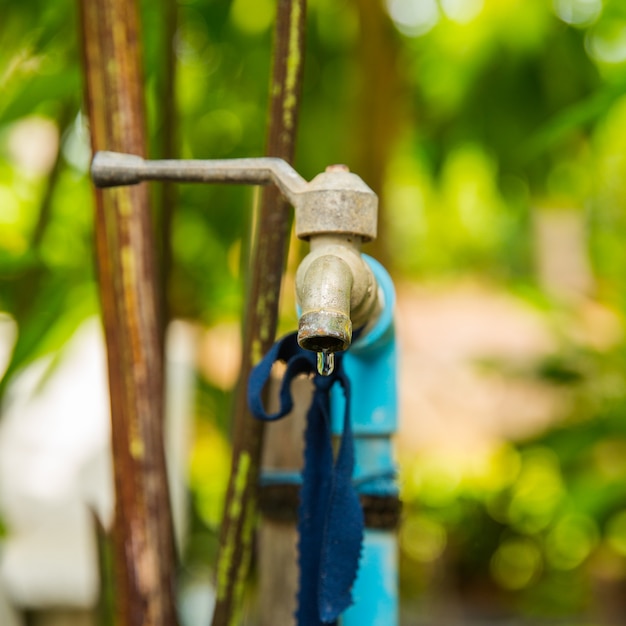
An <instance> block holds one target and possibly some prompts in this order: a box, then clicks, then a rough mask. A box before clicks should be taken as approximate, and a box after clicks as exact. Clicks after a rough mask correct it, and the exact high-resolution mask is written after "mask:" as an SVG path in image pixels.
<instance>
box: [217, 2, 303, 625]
mask: <svg viewBox="0 0 626 626" xmlns="http://www.w3.org/2000/svg"><path fill="white" fill-rule="evenodd" d="M305 18H306V1H305V0H278V7H277V18H276V30H275V37H274V51H273V55H274V66H273V71H272V78H271V84H270V117H269V133H268V140H267V155H268V156H274V157H280V158H282V159H285V160H286V161H287V162H290V163H291V162H292V161H293V156H294V151H295V135H296V128H297V121H298V109H299V104H300V85H301V81H302V67H303V60H304V30H305ZM290 226H291V219H290V211H289V207H288V205H287V204H286V203H285V201H284V200H283V199H282V198H281V196H280V193H279V192H278V190H277V189H276V188H275V187H267V188H265V189H264V191H263V194H262V198H261V203H260V207H259V211H258V216H257V228H256V241H255V244H254V247H253V250H252V257H251V264H250V276H249V289H248V301H247V310H246V316H245V319H246V324H245V331H244V340H243V349H242V366H241V372H240V378H239V382H238V385H237V393H236V395H235V406H234V410H233V424H234V431H233V459H232V467H231V475H230V480H229V484H228V490H227V494H226V502H225V506H224V516H223V519H222V526H221V531H220V550H219V553H218V560H217V602H216V607H215V612H214V615H213V622H212V626H232V625H233V624H236V623H237V618H238V610H239V609H240V607H241V605H242V598H243V589H244V584H245V580H246V577H247V573H248V565H249V562H250V557H251V550H252V538H253V531H254V523H255V519H256V493H257V482H258V475H259V466H260V457H261V450H262V443H263V424H262V423H261V422H259V421H256V420H254V419H253V418H252V417H251V416H250V414H249V412H248V408H247V406H246V393H245V388H246V385H247V380H248V376H249V374H250V370H251V369H252V367H253V365H254V364H255V363H256V362H258V360H259V359H260V358H261V356H262V355H263V354H264V353H265V352H266V351H267V350H268V349H269V348H270V347H271V345H272V343H273V341H274V339H275V335H276V326H277V320H278V296H279V293H280V284H281V278H282V273H283V269H284V267H285V264H286V258H287V248H288V241H289V230H290Z"/></svg>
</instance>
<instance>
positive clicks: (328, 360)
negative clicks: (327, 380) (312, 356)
mask: <svg viewBox="0 0 626 626" xmlns="http://www.w3.org/2000/svg"><path fill="white" fill-rule="evenodd" d="M334 370H335V353H334V352H318V353H317V371H318V372H319V373H320V375H322V376H330V375H331V374H332V373H333V371H334Z"/></svg>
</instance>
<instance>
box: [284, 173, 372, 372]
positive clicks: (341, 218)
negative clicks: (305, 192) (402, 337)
mask: <svg viewBox="0 0 626 626" xmlns="http://www.w3.org/2000/svg"><path fill="white" fill-rule="evenodd" d="M309 190H310V191H311V192H312V194H313V195H312V196H310V197H309V198H308V201H307V202H306V203H300V206H297V205H296V207H295V209H296V220H295V224H296V225H295V228H296V235H297V236H298V237H299V238H301V239H306V240H308V241H309V243H310V246H311V250H310V252H309V254H308V255H307V256H306V257H305V258H304V259H303V260H302V262H301V263H300V266H299V267H298V270H297V272H296V298H297V302H298V306H299V309H300V320H299V324H298V344H299V345H300V347H302V348H304V349H306V350H312V351H314V352H317V354H318V364H317V367H318V371H319V373H320V374H322V375H328V374H331V373H332V371H333V368H334V354H335V353H336V352H341V351H343V350H347V349H348V348H349V347H350V344H351V343H352V331H353V328H354V329H359V328H362V327H364V326H366V324H367V323H368V322H369V321H371V320H372V319H373V318H374V317H375V312H376V308H377V302H378V297H377V295H378V288H377V285H376V280H375V278H374V275H373V273H372V270H371V269H370V267H369V265H368V264H367V263H366V262H365V261H364V259H363V257H362V256H361V244H362V243H363V242H365V241H369V240H371V239H374V238H375V237H376V217H377V198H376V195H375V194H374V192H373V191H372V190H371V189H369V187H367V185H365V183H364V182H363V181H362V180H361V179H360V178H359V177H358V176H356V175H355V174H352V173H350V172H349V170H348V168H347V167H345V166H342V165H332V166H330V167H328V168H327V169H326V171H325V172H324V173H323V174H320V175H319V176H317V177H315V178H314V179H313V180H312V181H311V182H310V183H309Z"/></svg>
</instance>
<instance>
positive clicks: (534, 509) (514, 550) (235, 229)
mask: <svg viewBox="0 0 626 626" xmlns="http://www.w3.org/2000/svg"><path fill="white" fill-rule="evenodd" d="M309 5H310V15H309V31H308V35H307V58H306V71H305V82H304V94H303V106H302V113H301V119H300V130H299V141H298V154H297V161H296V167H297V168H298V169H299V170H300V171H301V172H302V173H303V174H304V175H305V176H306V177H308V178H310V177H312V176H314V175H315V174H316V173H318V172H319V171H322V170H323V168H324V167H325V166H326V165H327V164H329V163H332V162H342V161H345V162H348V163H349V164H351V165H354V164H356V166H354V167H353V169H358V168H359V167H361V168H363V171H373V172H377V173H379V175H380V180H379V181H376V180H374V181H372V183H371V184H372V185H374V186H375V187H376V189H375V190H376V191H377V192H378V193H379V194H380V195H381V200H382V206H383V212H382V215H381V224H382V233H383V236H382V241H381V243H380V244H377V245H378V249H377V252H378V253H380V255H381V256H383V257H385V260H386V263H387V264H388V266H389V267H390V269H391V270H392V273H394V275H395V276H397V277H399V278H400V279H402V280H422V281H434V280H441V279H443V280H450V279H452V278H458V277H463V276H468V275H470V276H480V277H481V280H485V281H487V282H490V283H491V284H496V285H498V288H500V289H505V290H509V291H511V292H515V293H517V294H522V295H523V297H525V298H527V299H529V300H531V301H532V302H533V303H534V304H535V305H537V306H538V307H540V308H541V309H542V311H543V313H544V315H545V316H546V317H547V318H550V319H552V320H553V321H554V323H555V324H556V325H557V326H558V325H559V320H561V319H562V315H563V310H564V309H567V307H568V306H569V305H568V304H564V303H563V302H560V301H558V300H556V299H554V298H553V297H552V296H551V294H550V293H548V292H546V291H545V290H544V289H543V288H542V285H541V283H540V281H539V278H538V273H537V267H536V263H535V259H536V256H535V253H536V246H537V242H536V233H535V231H534V220H536V218H537V215H538V214H540V213H541V210H542V209H543V208H555V207H556V208H558V209H568V210H570V211H574V212H576V213H577V214H579V215H580V217H581V220H582V223H583V225H584V228H585V236H586V239H585V246H586V247H587V249H588V251H589V254H590V257H591V260H592V267H593V275H594V286H595V287H594V288H595V292H594V293H593V294H592V295H593V297H594V298H596V300H597V301H598V302H600V303H602V304H603V305H605V306H609V307H613V311H614V312H615V313H616V315H617V316H618V318H619V320H620V321H621V319H622V318H623V315H624V312H625V311H626V288H625V287H624V280H623V277H624V276H625V275H626V246H625V245H624V241H625V237H626V212H625V211H624V206H625V205H626V160H625V156H624V155H625V146H626V96H625V95H624V92H625V89H624V88H625V86H626V4H625V3H623V2H622V1H621V0H604V2H603V1H602V0H554V1H553V2H550V1H549V0H508V1H507V2H503V1H501V0H465V1H462V0H439V1H436V0H386V2H382V0H381V1H376V2H374V1H371V2H369V1H368V0H310V2H309ZM165 6H166V0H163V1H162V2H157V3H154V2H148V1H145V2H143V3H142V18H143V23H144V46H145V55H144V56H145V76H146V82H145V84H146V102H147V108H148V126H149V131H150V132H149V134H150V138H151V143H150V147H149V150H150V153H151V154H153V155H155V156H158V154H159V150H160V145H161V142H162V136H163V133H165V132H167V131H168V127H169V126H170V125H172V124H174V125H175V127H176V134H177V136H178V138H179V146H180V156H181V157H184V158H228V157H240V156H259V155H261V154H263V149H264V143H265V135H266V120H267V109H266V103H267V99H268V81H269V75H270V66H271V34H272V25H273V19H274V12H275V3H274V2H272V1H271V0H232V1H230V0H228V1H227V0H223V1H222V0H220V1H218V0H179V2H178V15H179V24H178V29H177V32H176V35H175V40H174V42H173V51H174V54H175V55H176V63H177V83H176V105H177V110H178V115H177V118H176V119H175V120H171V119H164V117H163V115H164V114H163V101H164V97H165V95H164V93H163V84H164V72H165V63H164V59H165V55H166V54H167V53H168V50H169V46H168V42H167V41H166V39H165V38H166V32H167V29H166V24H165V23H164V20H163V15H164V9H165ZM0 11H1V13H2V15H3V19H2V23H1V24H0V89H1V91H2V99H1V101H0V312H2V315H3V318H2V319H3V320H12V321H13V322H12V323H13V324H15V325H16V328H17V334H16V337H17V338H16V343H15V346H14V348H13V351H12V356H11V358H10V360H9V362H8V364H7V367H6V371H5V372H4V376H3V378H2V381H1V382H0V394H2V393H4V391H5V390H6V388H7V385H8V384H9V382H10V380H11V379H12V377H13V376H14V375H15V373H16V372H18V371H19V370H20V368H23V367H24V366H25V365H27V364H28V363H29V362H32V361H33V360H34V359H36V358H37V357H39V356H41V355H43V354H49V353H53V352H55V351H58V349H59V348H60V347H61V346H62V345H63V344H64V342H65V341H66V340H67V338H68V337H69V336H70V335H71V334H72V333H73V331H74V330H75V329H76V328H77V326H78V325H79V324H80V322H81V321H82V320H84V319H85V318H86V317H88V316H90V315H93V314H94V313H97V311H98V302H97V295H96V293H97V291H96V287H95V275H94V273H95V272H94V264H93V245H92V236H93V233H92V213H93V209H92V201H91V191H90V186H89V182H88V175H87V170H88V164H89V150H88V140H87V137H88V133H87V130H86V124H87V123H88V121H87V120H85V118H84V116H83V114H82V109H81V94H82V86H81V77H80V73H81V65H80V46H79V42H78V37H77V19H76V6H75V3H73V2H70V1H69V0H56V1H55V2H44V1H43V0H29V2H22V3H16V2H11V1H9V0H2V1H0ZM365 33H367V34H368V36H369V35H371V34H372V33H375V34H377V35H380V36H376V37H375V38H372V39H371V41H370V40H368V41H364V37H365ZM369 45H376V46H379V49H376V54H377V55H379V56H380V58H384V59H391V60H392V62H391V63H388V64H387V65H385V66H384V67H381V68H376V67H373V66H372V67H369V66H368V65H367V63H366V62H365V61H364V59H367V58H369V57H367V54H366V49H367V47H368V46H369ZM383 79H384V81H385V83H384V84H385V88H384V89H381V88H380V87H379V84H381V81H383ZM364 111H365V112H367V117H366V119H360V116H363V115H366V114H365V113H363V112H364ZM381 146H385V149H383V148H382V147H381ZM158 193H159V191H158V189H155V198H156V197H158ZM253 199H254V196H253V193H252V192H250V191H249V190H246V189H241V188H231V187H218V186H213V187H206V186H191V185H188V186H181V187H180V188H179V190H178V203H177V207H176V211H175V215H174V222H173V229H172V232H171V233H170V236H171V241H172V246H173V254H174V264H173V272H172V276H171V279H170V284H169V289H170V296H171V306H172V312H173V315H174V316H176V317H183V318H186V319H188V320H191V321H193V322H195V323H198V324H201V325H205V326H210V325H213V324H215V323H217V322H220V321H223V320H233V319H238V318H239V316H240V312H241V310H242V300H243V282H244V280H245V277H244V276H243V272H242V271H241V267H242V266H244V265H245V259H242V255H243V250H244V249H245V247H246V242H247V238H248V236H249V232H250V229H251V227H250V225H249V224H250V215H251V206H252V204H253ZM565 344H567V345H565V346H564V349H563V352H562V353H560V354H557V355H554V358H553V359H551V360H548V361H546V362H544V363H540V364H537V371H536V372H535V373H534V375H535V376H537V377H540V378H542V379H543V380H547V381H551V383H556V384H559V385H561V386H565V387H566V388H568V389H569V390H571V394H572V397H573V398H574V399H575V401H574V402H572V408H571V410H570V411H569V413H570V415H569V420H567V422H566V425H565V426H559V427H558V428H553V429H551V430H549V431H548V432H547V433H545V434H543V435H540V436H536V437H535V438H534V439H533V440H531V441H527V442H522V443H515V444H514V443H505V442H503V443H502V445H501V446H500V448H499V449H498V450H496V451H495V452H494V453H493V455H492V456H491V457H489V458H488V459H486V461H485V463H484V467H482V469H480V471H475V472H471V471H468V470H467V468H465V469H464V468H460V467H456V466H454V465H449V464H448V465H446V464H444V463H442V464H439V465H438V464H437V463H432V464H431V463H430V462H429V461H426V460H424V459H421V458H418V459H417V461H416V462H415V463H414V464H413V465H411V464H408V465H407V466H406V467H405V468H404V473H403V476H404V480H403V484H404V498H405V501H406V519H405V523H404V525H403V528H402V531H401V533H400V540H401V547H402V554H403V585H402V588H403V592H404V594H405V601H406V603H407V606H409V607H410V606H413V603H417V606H418V607H419V610H421V611H424V610H427V609H426V608H425V604H424V603H423V598H425V597H429V594H430V595H433V594H435V595H436V594H437V593H440V594H445V593H452V592H453V593H454V594H456V595H457V596H458V597H460V598H462V600H463V601H465V602H467V603H468V605H472V606H478V607H481V606H482V605H481V602H482V600H481V598H483V599H484V597H487V598H488V600H489V601H488V603H487V604H488V605H489V609H486V608H485V607H484V606H483V607H482V609H480V610H482V611H483V612H484V613H487V614H497V613H498V611H500V612H501V613H502V614H509V613H511V612H521V613H523V614H527V615H534V616H544V617H545V616H576V615H584V614H585V613H586V612H587V611H588V610H589V607H590V606H592V605H593V600H592V597H593V590H594V589H596V590H597V588H598V587H599V586H603V585H604V587H607V588H611V589H613V588H615V589H617V588H619V585H624V584H626V489H625V485H626V461H625V459H626V427H625V426H624V425H623V424H624V421H623V414H624V410H625V409H626V367H625V366H626V359H625V358H624V356H625V355H624V346H623V345H621V344H619V343H618V344H617V345H613V346H612V347H611V348H610V349H608V348H607V349H598V350H596V351H593V350H587V351H586V352H585V351H582V352H581V351H580V350H577V348H576V346H575V345H572V342H571V341H570V342H569V344H568V342H567V341H566V342H565ZM197 398H198V399H197V406H196V418H197V421H198V433H197V444H196V449H195V451H194V455H193V457H192V460H191V483H190V487H191V489H192V490H193V492H194V494H195V509H194V513H195V515H194V524H193V526H194V529H193V532H192V536H191V540H190V545H191V546H192V548H191V549H190V551H189V552H190V554H191V555H192V556H193V555H194V554H195V555H196V556H197V555H199V554H200V555H206V554H207V553H208V554H210V553H211V552H212V550H213V549H214V547H211V541H214V537H213V539H211V535H210V531H211V529H214V527H215V525H216V524H217V520H218V519H219V511H218V510H217V508H216V506H218V504H217V503H218V502H219V500H220V497H221V493H222V489H223V487H221V486H220V485H225V476H224V474H225V472H226V471H227V467H228V462H227V458H228V447H227V444H226V442H225V438H224V432H225V431H226V430H227V424H226V420H225V419H224V416H225V415H227V414H228V406H229V403H230V395H229V392H228V391H224V390H223V389H221V388H219V386H217V385H215V384H213V383H212V382H211V381H209V380H205V379H202V378H201V380H200V383H199V388H198V391H197ZM207 449H210V450H211V451H212V452H211V454H208V453H207V454H203V453H202V452H203V450H205V451H206V450H207ZM207 463H208V465H207ZM207 476H209V477H210V479H209V478H206V479H203V477H207ZM207 533H209V534H208V535H207ZM207 537H209V539H207ZM207 542H208V547H206V546H207ZM193 546H195V547H196V548H197V549H195V550H194V549H193ZM437 568H443V569H444V570H445V571H446V572H448V576H449V577H450V578H451V580H452V581H453V582H450V581H448V582H447V583H446V584H445V585H440V587H441V589H440V591H439V592H438V591H437V589H438V587H437V585H438V584H440V583H438V582H437V580H438V579H437V575H436V572H437V571H439V570H438V569H437ZM446 585H447V586H446ZM611 585H613V587H612V586H611ZM477 610H478V609H477ZM624 610H626V609H624Z"/></svg>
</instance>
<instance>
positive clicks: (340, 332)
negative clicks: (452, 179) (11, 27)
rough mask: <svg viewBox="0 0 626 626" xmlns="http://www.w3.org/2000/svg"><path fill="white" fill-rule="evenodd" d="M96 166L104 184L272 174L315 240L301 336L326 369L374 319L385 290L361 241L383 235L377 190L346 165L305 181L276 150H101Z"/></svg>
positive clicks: (304, 231) (254, 179)
mask: <svg viewBox="0 0 626 626" xmlns="http://www.w3.org/2000/svg"><path fill="white" fill-rule="evenodd" d="M91 174H92V178H93V181H94V183H95V184H96V186H98V187H114V186H118V185H133V184H137V183H139V182H141V181H144V180H171V181H178V182H205V183H209V182H215V183H239V184H252V185H263V184H267V183H270V182H273V183H274V184H276V185H277V186H278V188H279V189H280V191H281V193H282V194H283V195H284V196H285V198H286V199H287V200H288V201H289V202H290V203H291V204H292V206H293V207H294V209H295V231H296V235H297V236H298V237H299V238H300V239H304V240H307V241H309V243H310V246H311V248H310V253H309V254H308V255H307V256H306V257H305V258H304V259H303V261H302V262H301V264H300V266H299V268H298V270H297V272H296V297H297V302H298V306H299V308H300V320H299V324H298V344H299V345H300V346H301V347H302V348H304V349H306V350H312V351H314V352H316V353H317V355H318V356H317V369H318V371H319V373H320V374H322V375H329V374H331V373H332V371H333V368H334V354H335V353H336V352H341V351H344V350H347V349H348V348H349V347H350V344H351V342H352V334H353V329H361V328H364V327H366V326H367V325H368V324H370V323H374V321H375V319H376V317H377V313H378V312H379V310H380V306H381V305H380V303H379V302H378V291H379V290H378V286H377V284H376V279H375V278H374V274H373V273H372V270H371V269H370V267H369V265H368V264H367V263H366V262H365V260H364V259H363V257H362V255H361V245H362V244H363V243H365V242H367V241H371V240H372V239H375V238H376V232H377V214H378V198H377V196H376V194H375V193H374V192H373V191H372V190H371V189H370V188H369V187H368V186H367V185H366V184H365V183H364V182H363V181H362V180H361V179H360V178H359V177H358V176H357V175H356V174H353V173H352V172H350V171H349V170H348V168H347V167H346V166H344V165H331V166H330V167H328V168H326V171H325V172H322V173H321V174H319V175H318V176H316V177H315V178H314V179H313V180H312V181H310V182H306V181H305V180H304V179H303V178H302V177H301V176H300V175H299V174H298V173H297V172H296V171H295V170H294V169H293V168H292V167H291V166H290V165H289V164H288V163H287V162H285V161H284V160H282V159H279V158H274V157H261V158H247V159H222V160H176V161H174V160H157V161H151V160H146V159H142V158H141V157H138V156H135V155H128V154H120V153H116V152H97V153H96V154H95V156H94V158H93V161H92V165H91Z"/></svg>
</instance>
